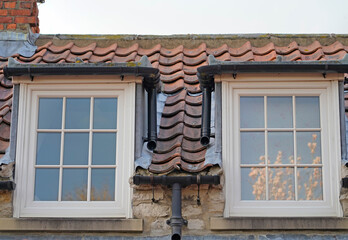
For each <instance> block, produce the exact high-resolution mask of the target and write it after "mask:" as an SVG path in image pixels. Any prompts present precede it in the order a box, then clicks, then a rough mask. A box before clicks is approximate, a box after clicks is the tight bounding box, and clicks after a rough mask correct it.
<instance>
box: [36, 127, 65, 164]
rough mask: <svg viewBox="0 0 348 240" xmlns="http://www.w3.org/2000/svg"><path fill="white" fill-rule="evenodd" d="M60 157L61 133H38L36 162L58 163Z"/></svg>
mask: <svg viewBox="0 0 348 240" xmlns="http://www.w3.org/2000/svg"><path fill="white" fill-rule="evenodd" d="M59 159H60V133H38V134H37V147H36V164H38V165H58V164H59Z"/></svg>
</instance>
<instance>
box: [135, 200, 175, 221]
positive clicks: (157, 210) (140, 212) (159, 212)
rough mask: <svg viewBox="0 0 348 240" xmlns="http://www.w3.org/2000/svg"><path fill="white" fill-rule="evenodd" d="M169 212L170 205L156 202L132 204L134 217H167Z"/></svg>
mask: <svg viewBox="0 0 348 240" xmlns="http://www.w3.org/2000/svg"><path fill="white" fill-rule="evenodd" d="M169 213H170V207H169V206H168V205H162V204H158V203H142V204H139V205H137V206H133V214H134V217H136V218H147V217H167V216H169Z"/></svg>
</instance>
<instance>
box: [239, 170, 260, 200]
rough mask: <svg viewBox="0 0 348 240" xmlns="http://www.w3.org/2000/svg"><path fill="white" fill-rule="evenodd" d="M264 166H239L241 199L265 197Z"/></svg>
mask: <svg viewBox="0 0 348 240" xmlns="http://www.w3.org/2000/svg"><path fill="white" fill-rule="evenodd" d="M265 173H266V171H265V168H257V167H254V168H241V174H242V179H241V181H242V182H241V183H242V200H265V199H266V174H265Z"/></svg>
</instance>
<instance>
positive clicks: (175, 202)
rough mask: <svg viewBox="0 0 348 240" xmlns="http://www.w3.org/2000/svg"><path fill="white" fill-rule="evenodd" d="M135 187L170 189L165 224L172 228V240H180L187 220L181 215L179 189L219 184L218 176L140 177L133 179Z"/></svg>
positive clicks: (136, 176)
mask: <svg viewBox="0 0 348 240" xmlns="http://www.w3.org/2000/svg"><path fill="white" fill-rule="evenodd" d="M133 183H134V184H135V185H141V184H151V185H165V186H171V187H172V216H171V218H170V219H168V220H167V224H168V225H170V226H171V227H172V237H171V239H172V240H180V239H181V228H182V226H183V225H187V220H185V219H184V218H183V217H182V214H181V189H182V188H183V187H186V186H189V185H192V184H198V185H200V184H214V185H218V184H220V176H218V175H214V176H199V175H196V176H166V175H163V176H140V175H135V176H134V177H133Z"/></svg>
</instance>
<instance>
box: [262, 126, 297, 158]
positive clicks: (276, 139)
mask: <svg viewBox="0 0 348 240" xmlns="http://www.w3.org/2000/svg"><path fill="white" fill-rule="evenodd" d="M293 135H294V134H293V133H292V132H268V157H269V159H270V163H272V164H283V163H285V164H288V163H294V136H293Z"/></svg>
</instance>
